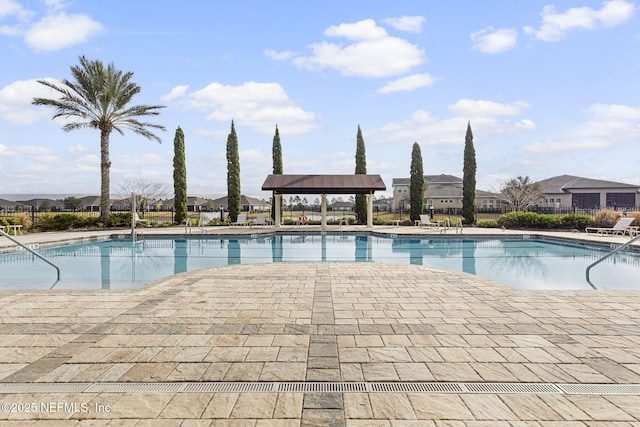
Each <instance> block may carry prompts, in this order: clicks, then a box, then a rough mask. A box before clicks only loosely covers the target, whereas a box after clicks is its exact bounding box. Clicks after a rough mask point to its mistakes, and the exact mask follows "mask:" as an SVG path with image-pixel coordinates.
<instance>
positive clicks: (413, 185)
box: [409, 142, 424, 221]
mask: <svg viewBox="0 0 640 427" xmlns="http://www.w3.org/2000/svg"><path fill="white" fill-rule="evenodd" d="M409 203H410V204H411V209H410V211H409V213H410V215H411V220H413V221H415V220H417V219H420V215H421V214H422V210H423V207H424V172H423V171H422V154H421V153H420V146H419V145H418V143H417V142H414V143H413V150H412V151H411V177H410V178H409Z"/></svg>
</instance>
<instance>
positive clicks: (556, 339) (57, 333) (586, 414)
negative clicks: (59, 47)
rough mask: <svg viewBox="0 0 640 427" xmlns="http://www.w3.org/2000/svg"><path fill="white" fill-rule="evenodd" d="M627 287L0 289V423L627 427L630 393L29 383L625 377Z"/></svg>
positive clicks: (255, 270) (359, 268) (342, 277)
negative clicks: (112, 387)
mask: <svg viewBox="0 0 640 427" xmlns="http://www.w3.org/2000/svg"><path fill="white" fill-rule="evenodd" d="M639 296H640V292H636V291H522V290H514V289H511V288H509V287H506V286H503V285H500V284H497V283H495V282H491V281H489V280H485V279H482V278H479V277H476V276H471V275H468V274H464V273H456V272H450V271H443V270H439V269H433V268H429V267H425V266H416V265H390V264H378V263H271V264H260V265H235V266H226V267H220V268H213V269H206V270H200V271H196V272H191V273H184V274H180V275H177V276H172V277H169V278H166V279H163V280H159V281H156V282H154V283H151V284H148V285H145V286H142V287H140V288H137V289H133V290H124V291H123V290H106V291H102V290H99V291H3V292H0V322H1V323H0V390H2V387H6V386H7V385H15V386H22V385H24V387H25V390H27V391H24V392H12V393H9V392H7V393H5V394H2V395H0V402H1V403H2V404H3V405H2V411H0V426H1V425H5V424H6V425H9V424H8V423H11V425H33V423H34V422H37V421H35V420H51V421H55V420H58V421H60V423H59V424H48V425H65V426H66V425H79V426H81V425H147V424H152V423H153V424H154V425H176V426H191V425H193V426H201V425H206V426H209V425H212V426H217V425H232V426H245V425H246V426H298V425H305V426H311V425H318V426H341V425H344V426H525V425H526V426H539V425H549V426H567V427H568V426H605V425H606V426H640V422H639V421H638V420H640V395H638V394H637V393H632V394H629V395H620V394H617V395H606V394H603V393H596V394H593V395H588V394H582V393H576V394H571V393H557V394H554V393H536V392H532V393H522V394H513V393H500V392H488V393H471V392H464V393H449V392H443V393H438V392H428V393H422V392H389V393H384V392H342V393H341V392H338V393H336V392H308V391H306V392H295V391H294V392H246V391H240V392H209V391H204V392H198V391H192V392H184V391H178V392H176V391H175V390H174V391H172V390H169V391H163V390H158V391H148V390H146V389H145V390H143V391H140V392H132V391H123V392H117V391H116V392H113V391H104V390H102V391H101V390H100V389H99V387H98V388H96V390H97V391H80V392H66V393H61V392H54V393H52V392H47V391H46V390H50V389H46V388H43V390H45V391H42V392H39V391H38V389H37V386H38V385H40V386H43V387H44V386H47V387H51V386H56V385H58V386H60V387H62V386H64V385H70V384H71V385H73V384H75V383H87V384H97V385H104V384H110V383H117V384H119V383H142V384H143V385H144V384H147V385H158V386H160V385H163V384H165V383H202V384H205V383H218V382H260V383H274V382H293V383H308V382H340V383H362V382H364V383H374V382H389V383H390V384H395V383H400V382H430V383H437V384H445V383H457V382H462V383H477V384H485V383H494V382H509V383H516V384H520V383H523V384H524V383H536V384H602V385H606V384H640V299H639V298H638V297H639ZM32 404H33V405H32ZM65 405H66V406H65ZM25 408H28V409H29V410H30V409H35V410H34V411H28V410H27V409H25ZM107 409H108V410H107ZM17 421H23V423H16V422H17Z"/></svg>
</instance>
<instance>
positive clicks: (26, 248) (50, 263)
mask: <svg viewBox="0 0 640 427" xmlns="http://www.w3.org/2000/svg"><path fill="white" fill-rule="evenodd" d="M0 236H4V237H6V238H7V239H9V240H11V241H12V242H13V243H15V244H16V245H18V246H20V247H22V248H23V249H24V250H26V251H28V252H31V253H32V254H33V255H35V256H37V257H38V258H40V259H41V260H42V261H44V262H46V263H47V264H49V265H50V266H51V267H53V268H55V269H56V273H57V276H58V280H56V283H57V282H59V281H60V268H59V267H58V266H57V265H55V264H54V263H52V262H51V261H49V260H48V259H46V258H45V257H43V256H42V255H40V254H39V253H38V252H36V251H34V250H33V249H31V248H30V247H28V246H26V245H24V244H22V243H21V242H20V241H19V240H16V239H14V238H13V237H11V236H9V235H8V234H7V233H5V232H4V231H2V230H0ZM54 285H55V284H54Z"/></svg>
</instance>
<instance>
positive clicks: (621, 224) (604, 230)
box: [584, 217, 635, 234]
mask: <svg viewBox="0 0 640 427" xmlns="http://www.w3.org/2000/svg"><path fill="white" fill-rule="evenodd" d="M634 220H635V218H625V217H623V218H620V219H619V220H618V222H616V223H615V224H614V226H613V227H587V228H585V229H584V231H586V232H587V234H589V232H590V231H591V232H594V233H596V234H625V233H626V230H627V227H629V226H630V225H631V223H632V222H633V221H634Z"/></svg>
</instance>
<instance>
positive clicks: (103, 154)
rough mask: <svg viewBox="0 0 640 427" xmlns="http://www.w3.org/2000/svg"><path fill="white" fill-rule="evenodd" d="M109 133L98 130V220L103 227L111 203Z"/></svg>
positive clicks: (106, 225) (106, 224)
mask: <svg viewBox="0 0 640 427" xmlns="http://www.w3.org/2000/svg"><path fill="white" fill-rule="evenodd" d="M110 168H111V161H110V160H109V131H108V130H106V129H101V130H100V219H101V220H102V223H103V224H104V226H105V227H108V226H109V225H110V224H109V214H110V207H111V203H109V169H110Z"/></svg>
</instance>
